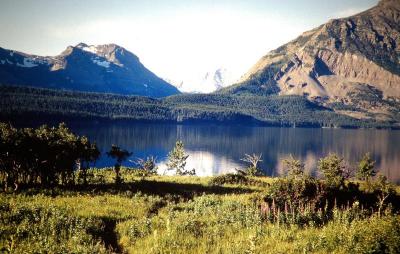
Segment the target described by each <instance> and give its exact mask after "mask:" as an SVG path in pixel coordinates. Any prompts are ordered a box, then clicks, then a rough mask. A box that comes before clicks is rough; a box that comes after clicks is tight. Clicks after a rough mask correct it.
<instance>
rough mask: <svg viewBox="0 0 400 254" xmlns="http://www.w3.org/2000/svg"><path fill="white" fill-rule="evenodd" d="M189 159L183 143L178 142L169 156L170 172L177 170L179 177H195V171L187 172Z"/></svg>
mask: <svg viewBox="0 0 400 254" xmlns="http://www.w3.org/2000/svg"><path fill="white" fill-rule="evenodd" d="M188 157H189V155H187V154H186V153H185V148H184V146H183V142H182V141H180V140H178V141H176V144H175V147H174V149H173V150H172V151H171V152H169V154H168V163H167V167H168V170H175V171H176V174H177V175H194V174H196V173H195V171H194V169H193V170H191V171H188V170H185V166H186V160H187V158H188Z"/></svg>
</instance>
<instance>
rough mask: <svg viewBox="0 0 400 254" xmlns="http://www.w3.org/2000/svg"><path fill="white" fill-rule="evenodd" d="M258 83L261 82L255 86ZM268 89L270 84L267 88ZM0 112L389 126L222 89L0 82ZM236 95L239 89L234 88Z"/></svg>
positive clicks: (294, 100)
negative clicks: (99, 88)
mask: <svg viewBox="0 0 400 254" xmlns="http://www.w3.org/2000/svg"><path fill="white" fill-rule="evenodd" d="M256 87H259V86H256ZM267 90H268V89H267ZM0 94H2V100H1V101H0V117H3V118H5V119H8V120H11V119H12V120H18V119H20V118H22V117H23V118H24V119H38V118H41V119H62V120H65V119H66V118H73V119H76V118H78V119H79V118H82V117H84V118H97V119H110V120H115V119H129V120H139V121H167V122H193V121H206V122H208V121H213V122H231V123H232V122H234V123H248V124H254V123H255V124H266V125H274V126H293V125H296V126H315V127H321V126H337V127H350V126H351V127H377V126H379V127H391V126H393V123H390V122H379V121H375V120H358V119H355V118H351V117H348V116H344V115H339V114H337V113H335V112H334V111H332V110H330V109H327V108H324V107H321V106H319V105H317V104H315V103H313V102H310V101H308V100H307V99H306V98H304V97H301V96H276V95H269V93H267V94H265V96H262V94H257V93H255V94H242V95H240V96H239V95H236V94H235V95H232V94H229V93H228V94H225V93H217V94H195V95H179V96H171V97H167V98H165V99H162V100H157V99H151V98H146V97H139V96H122V95H113V94H101V93H85V92H72V91H59V90H49V89H40V88H29V87H13V86H0ZM238 94H240V93H238Z"/></svg>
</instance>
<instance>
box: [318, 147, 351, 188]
mask: <svg viewBox="0 0 400 254" xmlns="http://www.w3.org/2000/svg"><path fill="white" fill-rule="evenodd" d="M344 169H345V167H344V165H343V158H341V157H339V156H338V155H336V154H329V155H328V156H326V157H325V158H322V159H320V160H319V161H318V170H319V171H321V172H322V174H323V175H324V179H325V181H326V184H327V185H328V187H330V188H336V189H339V188H342V187H344V180H345V177H344Z"/></svg>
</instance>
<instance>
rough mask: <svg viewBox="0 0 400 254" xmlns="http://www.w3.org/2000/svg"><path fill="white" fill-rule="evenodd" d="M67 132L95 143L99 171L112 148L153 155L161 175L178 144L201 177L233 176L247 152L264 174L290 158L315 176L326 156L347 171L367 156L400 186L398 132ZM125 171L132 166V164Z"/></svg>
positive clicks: (90, 127) (141, 127) (125, 126)
mask: <svg viewBox="0 0 400 254" xmlns="http://www.w3.org/2000/svg"><path fill="white" fill-rule="evenodd" d="M69 126H70V127H71V129H72V130H73V131H74V132H76V133H78V134H80V135H87V136H88V137H90V138H91V139H92V140H95V141H96V143H97V145H98V147H99V148H100V150H101V152H102V154H103V156H102V157H101V158H100V159H99V161H97V163H96V166H97V167H105V166H112V165H114V161H113V160H112V159H110V158H108V157H107V156H106V155H105V152H106V151H107V150H108V149H109V148H110V147H111V145H112V144H117V145H119V146H120V147H122V148H125V149H127V150H129V151H131V152H133V155H132V157H131V158H130V160H131V161H132V160H136V158H138V157H140V158H142V157H145V156H148V155H154V156H156V157H157V159H158V163H159V168H160V172H161V173H163V172H164V170H165V163H166V160H167V155H168V152H169V151H170V150H171V149H172V148H173V147H174V144H175V142H176V140H182V141H183V142H184V144H185V149H186V152H187V154H189V158H188V161H187V169H192V168H195V169H196V173H197V174H198V175H200V176H209V175H218V174H223V173H228V172H233V171H235V168H242V167H244V166H245V164H244V163H243V162H242V161H240V158H242V157H243V156H244V154H245V153H262V156H263V157H262V158H263V162H262V163H261V165H260V167H261V168H262V169H263V170H264V172H265V173H266V174H267V175H270V176H277V175H280V174H282V173H283V166H282V162H281V161H282V159H284V158H286V157H288V156H289V155H290V154H292V155H293V156H295V157H297V158H301V159H302V160H303V161H304V163H305V166H306V169H307V170H308V171H310V172H311V173H313V174H315V172H316V164H317V160H318V159H319V158H320V157H322V156H325V155H327V154H329V153H330V152H334V153H337V154H339V155H341V156H343V157H344V158H345V159H346V160H347V161H348V162H349V165H350V166H356V164H357V163H356V162H357V161H358V160H359V159H360V158H361V157H362V155H363V154H365V153H366V152H370V153H371V155H372V157H373V158H374V160H376V166H377V168H378V169H380V170H381V172H382V173H383V174H385V175H386V176H387V177H388V178H389V179H390V180H391V181H393V182H397V183H399V182H400V131H393V130H350V129H349V130H347V129H303V128H270V127H245V126H218V125H174V124H144V123H121V122H117V123H96V122H90V123H81V124H79V125H77V124H70V125H69ZM124 165H126V166H135V165H134V164H133V163H132V162H130V161H127V162H125V163H124Z"/></svg>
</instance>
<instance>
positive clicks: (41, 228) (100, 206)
mask: <svg viewBox="0 0 400 254" xmlns="http://www.w3.org/2000/svg"><path fill="white" fill-rule="evenodd" d="M120 173H121V175H123V177H124V179H125V183H123V184H121V185H120V186H117V185H114V184H112V182H113V175H114V172H113V170H112V169H111V168H110V169H90V170H88V174H90V175H93V177H92V178H88V186H79V188H78V189H77V190H75V189H74V188H71V189H67V188H60V189H58V188H57V187H56V188H54V187H52V188H50V189H30V190H26V191H23V190H21V191H22V192H20V193H12V194H6V193H0V249H1V251H2V252H5V253H8V251H9V252H11V253H119V252H123V253H303V252H306V253H327V252H329V253H349V252H353V251H356V252H357V253H398V250H399V232H400V228H399V225H400V223H399V222H400V221H399V220H400V219H399V216H398V215H394V214H391V213H390V210H389V209H388V210H386V211H385V212H383V211H382V212H381V213H375V212H376V210H374V212H372V211H371V209H374V206H372V207H369V206H367V203H363V202H361V201H359V202H358V201H355V202H352V201H353V199H354V198H356V197H357V196H356V195H352V196H350V197H349V199H348V200H347V201H350V202H351V203H350V204H349V205H344V206H343V205H339V204H338V205H336V206H332V205H326V204H324V203H323V202H320V204H319V203H318V202H316V200H324V198H323V197H322V198H320V194H321V193H322V194H323V193H324V191H326V192H332V191H334V190H332V189H328V188H323V182H322V181H319V180H317V179H314V178H309V177H303V178H301V180H300V179H297V180H295V179H293V178H284V179H268V178H265V177H257V178H254V179H252V178H249V177H246V179H248V180H249V181H250V180H257V181H259V182H265V183H270V185H254V184H253V183H249V185H246V186H240V184H239V185H238V186H222V184H219V185H218V186H213V185H210V182H213V179H214V177H213V178H211V179H209V178H200V177H182V176H179V177H171V176H149V177H148V178H147V179H146V180H144V181H140V180H139V179H140V177H139V176H137V175H136V170H132V169H125V168H121V172H120ZM100 175H101V176H102V178H103V179H104V181H103V183H98V181H97V180H96V179H97V178H98V177H99V176H100ZM239 176H240V175H239ZM240 177H243V176H240ZM215 178H217V179H222V178H221V177H215ZM91 179H92V180H93V181H94V182H91ZM234 184H236V183H234ZM381 184H384V185H385V184H386V183H384V182H381ZM382 189H385V188H382ZM334 193H336V192H334ZM377 194H378V193H377ZM369 195H370V194H369V193H366V194H365V197H363V198H361V199H360V200H364V201H365V198H366V197H369ZM392 195H394V196H396V195H395V194H392ZM392 198H393V196H392ZM296 200H297V201H296ZM347 201H345V202H344V203H346V202H347ZM391 201H393V200H392V199H387V200H386V202H391ZM394 202H395V201H394ZM394 202H393V205H395V203H394ZM332 204H333V203H332ZM387 207H389V206H387ZM396 207H397V206H393V209H398V208H396ZM395 211H397V210H395ZM378 214H380V216H378Z"/></svg>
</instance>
